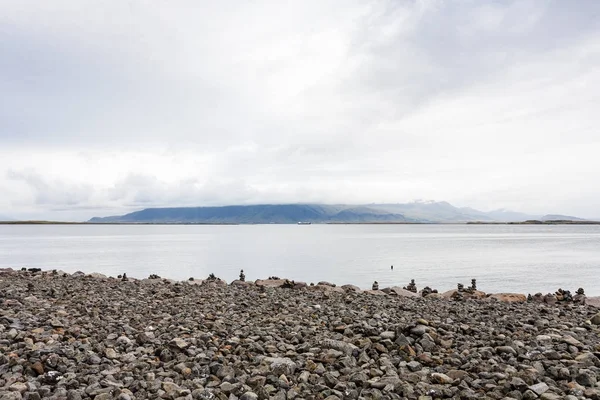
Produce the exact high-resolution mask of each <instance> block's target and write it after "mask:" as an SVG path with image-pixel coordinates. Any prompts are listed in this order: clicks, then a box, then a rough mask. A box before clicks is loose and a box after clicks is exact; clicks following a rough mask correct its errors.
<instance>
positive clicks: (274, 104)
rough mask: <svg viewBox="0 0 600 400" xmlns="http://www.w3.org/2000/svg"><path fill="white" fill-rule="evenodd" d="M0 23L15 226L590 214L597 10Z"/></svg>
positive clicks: (66, 4)
mask: <svg viewBox="0 0 600 400" xmlns="http://www.w3.org/2000/svg"><path fill="white" fill-rule="evenodd" d="M0 9H1V10H2V12H0V54H2V57H1V60H2V61H0V104H1V107H0V127H1V129H0V213H2V214H5V215H8V216H11V217H13V218H15V219H51V220H80V221H81V220H88V219H89V218H91V217H94V216H106V215H123V214H127V213H129V212H134V211H139V210H142V209H146V208H155V207H196V206H199V205H200V206H224V205H256V204H362V205H365V204H372V203H375V204H392V203H402V204H407V203H410V202H411V201H412V200H413V199H419V198H425V199H443V200H445V201H448V202H449V203H451V204H453V205H455V206H456V207H458V208H461V207H472V208H473V209H475V210H484V211H486V212H487V211H491V210H498V209H508V210H517V211H520V212H523V213H526V214H535V215H544V214H550V213H554V214H564V215H575V216H579V217H584V218H594V217H598V216H600V211H599V210H598V206H597V205H598V204H600V187H599V186H598V185H593V184H590V182H595V181H596V180H597V174H598V171H600V158H599V157H597V155H598V154H599V153H600V135H598V133H597V127H598V126H600V113H598V112H597V110H598V107H599V102H600V96H599V93H600V24H598V18H599V15H600V2H598V1H594V0H582V1H579V2H577V3H576V5H574V4H573V3H572V2H567V1H560V0H539V1H538V0H503V1H494V2H485V1H474V0H466V1H442V0H304V1H297V2H278V1H273V0H256V1H251V2H244V1H229V0H227V1H223V2H207V1H200V2H198V1H191V0H181V1H177V2H148V1H144V0H128V1H122V0H105V1H101V2H82V1H80V0H56V1H39V0H18V1H15V0H0ZM412 207H413V211H414V212H415V215H419V210H418V209H417V208H414V206H412ZM439 208H440V209H439V210H438V211H436V212H440V213H441V212H444V210H443V208H444V206H443V205H439ZM386 210H388V209H387V208H386ZM389 210H391V211H386V212H389V213H393V212H394V210H393V209H389ZM432 212H433V211H432ZM456 213H457V218H458V217H460V213H466V214H469V213H471V211H469V210H467V209H464V210H462V211H461V210H459V211H456ZM498 213H499V215H500V216H501V214H502V212H498Z"/></svg>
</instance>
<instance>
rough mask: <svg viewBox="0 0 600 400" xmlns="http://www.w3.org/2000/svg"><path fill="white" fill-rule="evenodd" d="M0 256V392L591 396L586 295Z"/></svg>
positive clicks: (597, 343)
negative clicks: (374, 286)
mask: <svg viewBox="0 0 600 400" xmlns="http://www.w3.org/2000/svg"><path fill="white" fill-rule="evenodd" d="M153 278H154V279H132V278H125V279H123V278H110V277H106V276H103V275H101V274H84V273H75V274H64V273H62V272H58V273H56V272H55V273H52V272H51V271H36V272H30V271H13V270H10V269H7V270H2V271H0V304H1V308H0V400H8V399H41V398H49V399H67V400H77V399H98V400H108V399H120V400H127V399H169V400H174V399H177V400H184V399H185V400H191V399H219V400H227V399H230V400H235V399H240V400H253V399H277V400H285V399H297V400H299V399H327V400H336V399H416V400H428V399H505V400H510V399H516V400H520V399H569V400H574V399H600V388H599V387H598V385H599V383H598V380H599V376H600V358H599V357H600V336H599V335H600V313H599V311H600V310H599V308H598V307H597V303H594V302H593V301H587V302H581V301H580V302H561V301H557V302H548V301H545V300H542V301H531V298H530V301H527V299H526V296H525V295H524V294H486V293H483V292H478V291H476V292H475V293H468V294H466V295H464V296H463V295H461V296H457V295H456V293H455V292H456V291H448V292H445V293H437V294H435V295H429V296H427V297H422V296H421V295H419V294H418V293H413V292H410V291H407V290H404V289H402V288H399V287H397V288H382V290H360V289H359V288H357V287H355V286H351V285H344V286H336V285H333V284H329V283H327V282H321V283H319V284H316V285H312V286H311V285H305V284H300V283H294V284H293V285H289V281H288V282H286V281H285V280H280V279H269V280H257V281H254V282H242V281H234V282H232V283H230V284H227V283H226V282H224V281H222V280H220V279H210V280H189V281H183V282H175V281H171V280H168V279H162V278H160V277H153Z"/></svg>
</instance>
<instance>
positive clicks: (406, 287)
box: [403, 279, 417, 293]
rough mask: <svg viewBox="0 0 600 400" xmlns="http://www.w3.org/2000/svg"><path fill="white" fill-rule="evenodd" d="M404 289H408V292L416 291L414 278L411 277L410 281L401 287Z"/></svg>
mask: <svg viewBox="0 0 600 400" xmlns="http://www.w3.org/2000/svg"><path fill="white" fill-rule="evenodd" d="M403 289H404V290H408V291H409V292H413V293H417V285H416V284H415V280H414V279H411V280H410V283H409V284H408V285H406V286H405V287H403Z"/></svg>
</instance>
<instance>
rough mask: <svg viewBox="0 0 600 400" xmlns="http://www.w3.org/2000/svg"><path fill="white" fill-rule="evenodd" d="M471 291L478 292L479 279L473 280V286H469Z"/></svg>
mask: <svg viewBox="0 0 600 400" xmlns="http://www.w3.org/2000/svg"><path fill="white" fill-rule="evenodd" d="M469 289H470V290H471V291H472V292H474V291H476V290H477V279H471V286H469Z"/></svg>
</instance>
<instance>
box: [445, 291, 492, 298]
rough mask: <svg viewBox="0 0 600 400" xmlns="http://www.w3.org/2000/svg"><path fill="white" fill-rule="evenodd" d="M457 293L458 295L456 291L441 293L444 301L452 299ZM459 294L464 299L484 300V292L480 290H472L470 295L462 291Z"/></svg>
mask: <svg viewBox="0 0 600 400" xmlns="http://www.w3.org/2000/svg"><path fill="white" fill-rule="evenodd" d="M457 293H458V290H457V289H453V290H448V291H447V292H444V293H442V297H443V298H444V299H453V298H454V296H456V294H457ZM461 293H462V295H463V298H465V299H484V298H485V297H486V294H485V292H482V291H481V290H474V291H473V292H472V293H471V292H467V291H463V292H461Z"/></svg>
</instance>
